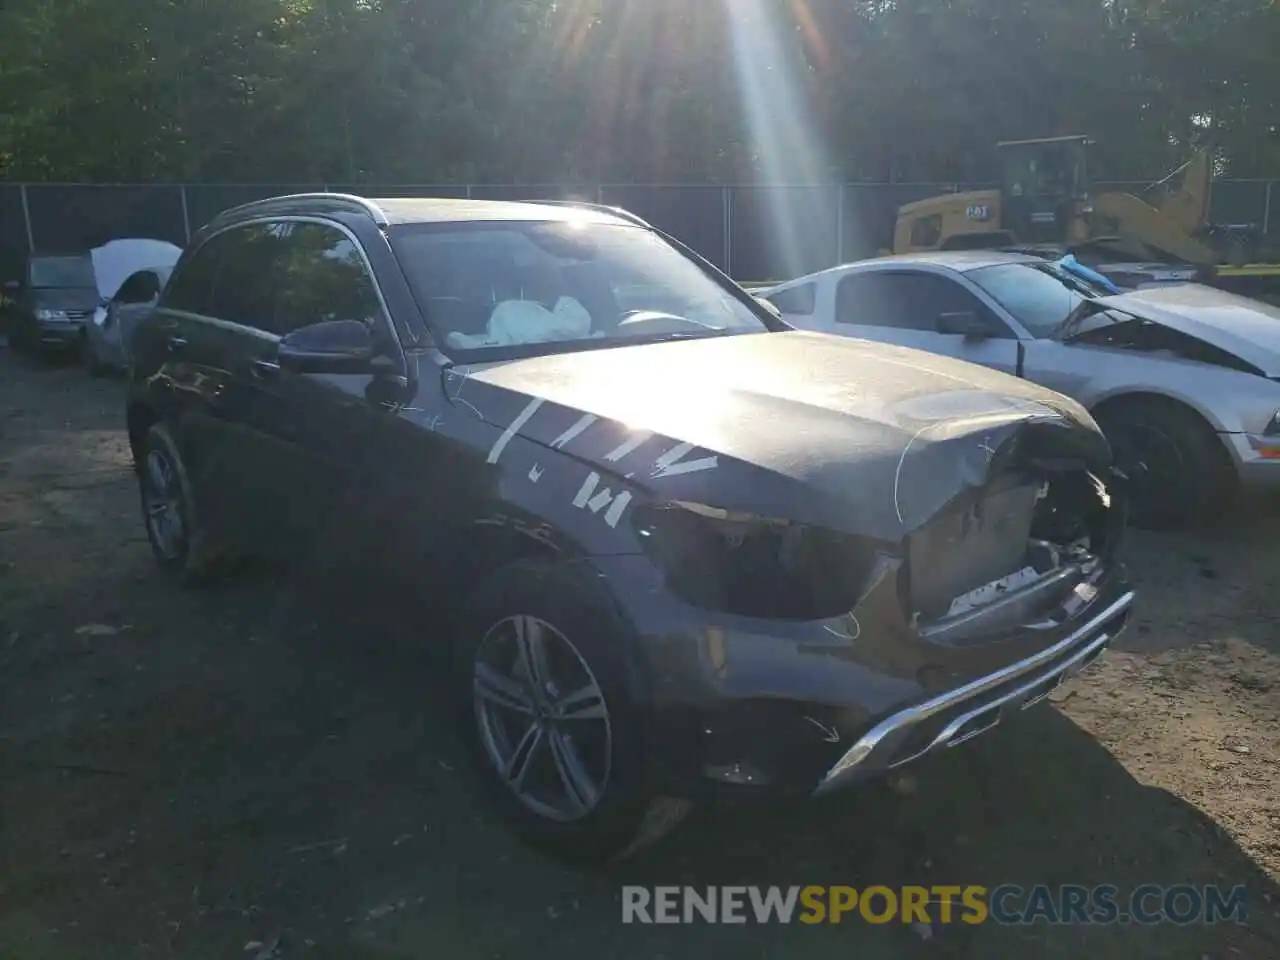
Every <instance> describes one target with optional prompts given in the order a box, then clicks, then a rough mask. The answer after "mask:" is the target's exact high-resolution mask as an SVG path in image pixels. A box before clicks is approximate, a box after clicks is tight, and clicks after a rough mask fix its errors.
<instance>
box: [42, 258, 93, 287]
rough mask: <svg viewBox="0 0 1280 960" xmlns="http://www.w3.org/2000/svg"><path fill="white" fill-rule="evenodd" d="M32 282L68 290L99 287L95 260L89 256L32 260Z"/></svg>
mask: <svg viewBox="0 0 1280 960" xmlns="http://www.w3.org/2000/svg"><path fill="white" fill-rule="evenodd" d="M30 284H31V286H32V287H49V288H54V289H60V290H66V289H75V288H88V289H90V290H93V289H97V281H96V280H95V279H94V275H93V260H92V259H90V258H89V257H87V256H85V257H41V258H39V259H37V260H32V261H31V268H30Z"/></svg>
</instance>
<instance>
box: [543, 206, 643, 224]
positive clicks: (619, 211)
mask: <svg viewBox="0 0 1280 960" xmlns="http://www.w3.org/2000/svg"><path fill="white" fill-rule="evenodd" d="M522 202H523V203H539V204H542V205H543V206H547V207H578V208H580V209H582V210H595V211H596V212H597V213H607V214H610V215H611V216H615V217H618V218H619V219H621V220H626V221H627V222H628V223H634V224H635V225H636V226H637V227H648V226H650V224H649V223H648V222H647V221H645V220H642V219H641V218H640V217H638V216H636V215H635V214H634V213H632V212H631V211H630V210H624V209H623V208H622V207H611V206H610V205H609V204H607V203H591V202H590V201H587V200H524V201H522Z"/></svg>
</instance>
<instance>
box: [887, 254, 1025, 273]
mask: <svg viewBox="0 0 1280 960" xmlns="http://www.w3.org/2000/svg"><path fill="white" fill-rule="evenodd" d="M1042 259H1043V258H1042V257H1035V256H1032V255H1030V254H1026V253H1012V252H1009V251H1006V250H939V251H937V252H935V253H902V254H897V255H895V256H892V257H878V258H877V260H879V261H891V262H894V263H901V264H928V265H930V266H934V267H946V268H947V269H949V270H955V271H956V272H957V273H967V272H968V271H970V270H978V269H981V268H982V267H995V266H999V265H1000V264H1003V263H1036V262H1038V261H1040V260H1042Z"/></svg>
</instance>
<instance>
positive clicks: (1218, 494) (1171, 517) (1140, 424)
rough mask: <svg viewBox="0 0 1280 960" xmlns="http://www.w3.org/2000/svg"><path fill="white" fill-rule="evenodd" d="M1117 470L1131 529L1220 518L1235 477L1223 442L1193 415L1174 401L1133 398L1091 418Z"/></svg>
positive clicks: (1109, 407)
mask: <svg viewBox="0 0 1280 960" xmlns="http://www.w3.org/2000/svg"><path fill="white" fill-rule="evenodd" d="M1096 417H1097V420H1098V425H1099V426H1100V427H1102V431H1103V433H1105V434H1106V436H1107V440H1108V442H1109V443H1110V444H1111V449H1112V453H1113V455H1114V457H1115V463H1116V466H1117V467H1118V468H1119V469H1120V470H1121V471H1122V472H1123V473H1124V474H1125V476H1127V477H1128V478H1129V482H1128V490H1129V515H1130V518H1131V519H1132V521H1133V523H1134V525H1135V526H1139V527H1146V528H1149V529H1175V528H1182V527H1189V526H1193V525H1195V524H1197V523H1199V522H1203V521H1205V520H1210V519H1213V518H1215V517H1217V516H1218V515H1219V514H1221V513H1222V512H1223V511H1224V510H1225V509H1226V508H1227V506H1228V500H1229V497H1230V493H1231V491H1232V488H1233V487H1234V485H1235V474H1234V472H1233V470H1232V468H1231V460H1230V457H1229V456H1228V454H1227V451H1226V450H1225V449H1224V448H1223V445H1222V441H1221V440H1220V439H1219V437H1218V435H1217V434H1216V433H1215V432H1214V431H1213V428H1212V427H1210V426H1209V424H1208V423H1207V422H1205V420H1204V419H1203V418H1202V417H1201V416H1200V415H1199V414H1197V413H1196V412H1195V411H1193V410H1190V409H1188V408H1186V407H1183V406H1182V405H1181V404H1178V403H1176V402H1173V401H1167V400H1160V399H1156V398H1134V399H1132V400H1121V401H1116V402H1113V403H1112V404H1110V405H1108V406H1106V407H1104V408H1103V409H1102V410H1099V411H1098V412H1097V413H1096Z"/></svg>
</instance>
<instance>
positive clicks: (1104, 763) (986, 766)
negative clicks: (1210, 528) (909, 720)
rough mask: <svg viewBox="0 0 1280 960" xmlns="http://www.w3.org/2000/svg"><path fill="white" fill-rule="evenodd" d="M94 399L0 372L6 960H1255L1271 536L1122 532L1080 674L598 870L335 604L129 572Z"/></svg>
mask: <svg viewBox="0 0 1280 960" xmlns="http://www.w3.org/2000/svg"><path fill="white" fill-rule="evenodd" d="M122 394H123V389H122V386H121V384H120V383H119V382H117V381H110V380H108V381H97V380H90V379H88V378H86V377H85V376H84V374H83V373H82V372H81V371H80V370H79V369H78V368H75V367H62V368H57V367H53V368H50V367H37V366H34V365H32V364H30V363H27V362H20V361H18V360H16V359H15V358H13V357H12V356H10V355H8V354H7V352H6V351H5V350H4V349H3V348H2V347H0V816H2V818H3V819H0V958H10V957H12V958H21V960H42V958H70V957H92V958H94V960H108V958H114V957H122V958H124V957H127V958H144V957H182V958H191V960H199V958H205V957H209V958H214V957H217V958H227V957H238V956H246V957H253V956H257V955H261V956H263V957H266V956H272V957H294V956H298V957H302V956H305V957H334V958H337V957H341V958H346V960H361V958H395V957H399V958H408V957H436V956H440V957H450V958H455V957H456V958H464V957H486V958H496V957H504V958H515V960H522V958H526V957H535V956H546V955H558V956H562V957H567V958H577V957H581V958H584V960H585V958H597V957H601V956H609V957H614V958H618V960H631V958H641V957H644V958H651V960H653V958H666V960H680V958H684V957H703V956H707V955H708V952H709V951H710V952H711V954H712V955H717V954H721V953H725V954H727V953H728V952H729V951H731V950H732V951H733V952H734V954H735V955H736V956H739V957H787V958H788V960H809V958H828V957H831V958H834V957H842V958H844V957H849V956H859V957H870V958H880V957H883V958H896V957H917V956H919V957H955V958H960V957H964V958H974V960H977V958H982V960H999V958H1006V957H1007V958H1019V960H1022V958H1026V957H1030V956H1035V955H1037V954H1039V955H1043V956H1049V957H1084V956H1088V957H1092V958H1101V960H1109V958H1116V960H1120V958H1124V960H1133V958H1139V957H1160V958H1164V957H1171V958H1180V957H1187V958H1191V960H1203V958H1206V957H1209V958H1215V960H1216V958H1232V957H1244V958H1257V960H1263V958H1275V957H1277V956H1280V886H1278V885H1277V883H1278V881H1280V722H1278V721H1280V627H1277V626H1276V625H1275V624H1276V619H1277V614H1280V598H1278V597H1280V595H1278V594H1277V585H1278V584H1280V546H1277V544H1280V537H1278V536H1277V534H1278V533H1280V510H1278V509H1276V506H1275V505H1274V504H1251V505H1246V506H1245V507H1243V508H1242V509H1241V510H1240V516H1239V517H1238V518H1237V519H1234V520H1231V521H1229V522H1227V523H1225V524H1223V525H1222V526H1221V527H1220V528H1218V529H1216V530H1215V531H1214V532H1212V533H1211V534H1202V535H1198V536H1190V535H1185V536H1156V535H1150V534H1135V535H1134V536H1133V538H1132V540H1131V543H1130V545H1129V549H1128V554H1129V562H1130V563H1131V565H1132V567H1133V570H1134V574H1135V579H1136V581H1137V584H1138V586H1139V588H1140V591H1141V594H1140V609H1139V613H1138V617H1137V620H1136V623H1135V626H1134V627H1133V628H1132V629H1130V630H1129V631H1128V633H1127V634H1126V635H1125V637H1124V638H1123V642H1122V644H1121V648H1120V649H1118V650H1115V651H1113V652H1112V653H1110V654H1109V655H1108V656H1107V658H1106V659H1105V660H1104V661H1103V662H1102V663H1101V664H1100V665H1099V666H1098V667H1096V668H1095V669H1094V670H1093V671H1092V672H1091V674H1090V675H1089V676H1088V677H1086V678H1083V679H1081V680H1077V681H1073V682H1072V683H1071V684H1070V685H1069V686H1068V687H1065V688H1063V689H1062V690H1060V691H1059V692H1058V693H1057V694H1055V696H1054V698H1053V699H1054V700H1055V701H1056V703H1055V705H1053V706H1050V705H1047V704H1046V705H1044V706H1042V707H1039V708H1037V709H1035V710H1033V711H1030V712H1029V713H1028V714H1026V715H1025V717H1024V718H1023V722H1021V723H1018V724H1012V725H1008V726H1006V727H1002V728H1000V729H998V730H996V731H994V732H993V733H992V734H990V735H988V736H986V737H984V738H981V739H979V740H978V741H975V742H974V743H973V744H971V745H969V746H968V747H966V748H965V749H963V750H957V751H955V752H954V753H952V754H949V755H948V756H946V757H945V758H942V759H941V760H939V761H936V762H934V761H930V762H929V763H926V764H924V765H921V766H919V767H917V768H916V770H915V771H913V773H912V775H911V776H910V777H908V778H905V779H903V780H901V781H899V782H897V783H895V784H876V785H872V786H871V787H869V788H867V789H864V790H861V791H859V792H857V793H854V794H845V795H843V796H840V797H837V798H833V799H832V800H830V801H828V802H821V803H815V804H813V805H810V806H808V807H805V808H803V809H801V810H795V809H791V810H786V811H779V810H770V811H760V810H742V809H736V810H720V811H717V810H706V811H701V812H700V815H699V816H700V818H701V819H700V822H695V823H693V824H689V825H687V826H688V829H685V830H684V831H682V832H681V833H679V834H678V835H677V836H676V837H675V838H674V839H673V841H672V842H671V843H669V844H667V845H665V846H662V847H660V848H658V849H657V850H655V851H654V852H653V853H652V854H651V855H649V856H648V857H646V858H645V859H643V860H641V861H639V862H636V863H633V864H630V865H628V866H627V867H625V868H622V869H619V870H615V871H613V872H609V873H605V874H586V873H581V872H575V871H572V870H569V869H567V868H565V867H563V866H560V865H558V864H554V863H549V862H547V861H545V860H543V859H540V858H539V857H537V856H535V855H533V854H531V853H530V852H528V851H527V850H525V849H524V848H522V847H520V846H519V845H517V844H516V843H514V842H513V841H512V839H511V838H510V836H509V835H508V834H507V833H506V831H505V830H504V829H503V828H502V827H501V826H500V825H498V824H497V823H495V822H493V821H492V819H491V818H490V817H489V816H488V814H487V813H486V811H485V808H484V806H483V805H482V804H481V803H480V802H479V798H478V796H477V794H476V791H475V789H474V787H473V785H472V782H471V780H470V778H469V777H468V776H467V774H466V772H465V771H464V770H463V769H462V768H461V764H462V762H461V759H460V750H459V749H458V747H457V744H456V743H455V741H454V738H453V734H452V732H451V731H450V729H449V728H448V718H447V714H446V712H445V711H444V709H443V708H442V706H441V703H442V699H443V698H442V694H441V691H440V689H439V688H438V686H436V685H435V684H434V683H433V680H432V671H431V668H430V662H429V660H428V659H427V658H425V657H424V656H423V650H424V649H425V648H426V647H427V645H428V643H429V641H430V627H429V624H416V625H414V624H404V623H399V624H393V623H388V624H386V625H383V624H381V623H378V622H371V621H370V618H369V616H368V603H367V601H366V602H365V603H364V604H363V605H362V603H361V598H360V597H359V596H358V595H356V594H353V593H352V592H351V591H349V590H346V589H344V588H343V586H342V585H341V584H332V583H331V584H323V585H320V584H315V583H311V584H290V583H287V582H284V581H281V580H280V579H279V578H275V579H273V578H272V577H270V576H267V575H261V576H257V577H252V578H248V579H246V580H244V581H243V582H240V583H237V584H231V585H226V586H220V587H217V588H214V589H211V590H207V591H184V590H181V589H178V588H176V587H173V586H171V585H169V584H168V583H166V582H165V581H164V580H163V579H162V578H161V577H160V575H159V574H158V573H157V572H156V571H155V570H154V569H153V566H152V562H151V558H150V555H149V553H148V550H147V545H146V541H145V538H144V535H143V531H142V526H141V522H140V520H139V519H138V511H137V504H136V495H135V492H134V486H133V482H132V478H131V475H130V474H129V472H128V460H127V446H126V443H125V438H124V435H123V432H122V429H121V426H122V417H123V410H122ZM626 882H636V883H651V884H652V883H660V884H682V883H687V884H697V885H707V884H729V883H760V884H782V885H787V884H793V883H796V884H807V883H823V884H826V883H841V884H850V885H853V886H858V887H865V886H867V885H870V884H887V885H890V886H894V885H898V884H915V883H920V884H926V885H928V884H933V883H963V884H970V883H979V884H986V885H988V886H994V885H996V884H998V883H1001V882H1012V883H1022V884H1032V883H1048V884H1062V883H1078V884H1097V883H1113V884H1116V885H1118V886H1120V887H1121V888H1122V889H1123V888H1131V887H1132V886H1134V885H1137V884H1140V883H1159V884H1177V883H1220V884H1225V885H1234V884H1244V885H1246V886H1247V888H1248V908H1249V914H1248V920H1247V922H1246V923H1245V924H1236V923H1223V924H1219V925H1217V926H1207V925H1193V926H1189V927H1183V928H1180V927H1175V926H1172V925H1166V926H1156V927H1139V926H1134V925H1115V926H1108V927H1103V926H1049V925H1044V924H1038V925H1032V926H1027V927H1021V928H1010V927H1003V928H1001V927H997V926H994V925H990V924H988V925H983V926H980V927H961V926H948V927H945V928H941V929H938V930H936V931H933V932H932V935H928V936H926V934H930V933H931V931H929V930H920V929H917V928H913V927H910V926H902V925H890V926H879V927H873V926H868V925H865V924H862V923H848V922H846V923H844V924H842V925H839V926H827V927H821V928H810V927H802V926H788V927H783V926H772V927H761V926H755V925H749V926H747V927H736V928H735V927H725V926H718V927H712V926H706V925H702V926H687V927H686V926H681V927H674V928H673V927H660V926H653V927H637V926H624V925H623V924H622V923H621V922H620V907H619V899H620V897H619V886H620V885H621V884H622V883H626Z"/></svg>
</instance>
